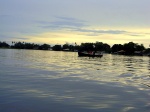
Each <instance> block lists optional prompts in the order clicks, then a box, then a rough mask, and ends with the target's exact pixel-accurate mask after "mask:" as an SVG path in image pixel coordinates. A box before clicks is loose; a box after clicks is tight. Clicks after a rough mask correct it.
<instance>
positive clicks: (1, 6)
mask: <svg viewBox="0 0 150 112" xmlns="http://www.w3.org/2000/svg"><path fill="white" fill-rule="evenodd" d="M149 5H150V0H0V41H6V42H9V43H11V41H24V42H34V43H47V44H52V45H54V44H65V43H66V42H67V43H75V42H76V43H77V44H80V43H82V42H96V41H99V42H104V43H108V44H110V45H113V44H124V43H127V42H130V41H132V42H135V43H139V44H144V46H145V47H149V44H150V7H149Z"/></svg>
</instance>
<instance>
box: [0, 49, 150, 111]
mask: <svg viewBox="0 0 150 112" xmlns="http://www.w3.org/2000/svg"><path fill="white" fill-rule="evenodd" d="M149 99H150V58H149V57H142V56H121V55H111V54H104V56H103V57H102V58H90V59H89V58H88V57H78V54H77V53H76V52H59V51H40V50H17V49H0V112H41V111H43V112H150V100H149Z"/></svg>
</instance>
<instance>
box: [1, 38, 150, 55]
mask: <svg viewBox="0 0 150 112" xmlns="http://www.w3.org/2000/svg"><path fill="white" fill-rule="evenodd" d="M0 48H13V49H36V50H54V51H104V52H107V53H114V54H125V55H133V54H135V53H136V54H138V55H141V54H144V53H145V54H146V53H150V48H147V49H146V48H145V47H144V45H143V44H138V43H134V42H129V43H125V44H123V45H122V44H114V45H113V46H112V47H111V46H110V45H108V44H107V43H103V42H95V43H81V45H77V44H76V43H75V44H74V45H70V44H68V43H66V44H64V45H54V46H51V45H49V44H46V43H45V44H42V45H39V44H35V43H26V42H14V41H13V42H12V44H11V45H9V44H8V43H6V42H1V41H0Z"/></svg>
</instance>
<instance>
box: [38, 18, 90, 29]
mask: <svg viewBox="0 0 150 112" xmlns="http://www.w3.org/2000/svg"><path fill="white" fill-rule="evenodd" d="M55 19H56V20H55V21H50V22H49V21H37V23H39V24H40V25H39V27H41V28H45V29H53V30H60V29H64V28H66V29H75V28H79V27H85V26H88V25H86V24H85V21H83V20H79V19H76V18H69V17H63V16H55Z"/></svg>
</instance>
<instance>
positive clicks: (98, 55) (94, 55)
mask: <svg viewBox="0 0 150 112" xmlns="http://www.w3.org/2000/svg"><path fill="white" fill-rule="evenodd" d="M78 56H79V57H102V56H103V54H102V53H94V54H91V53H87V52H78Z"/></svg>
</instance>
